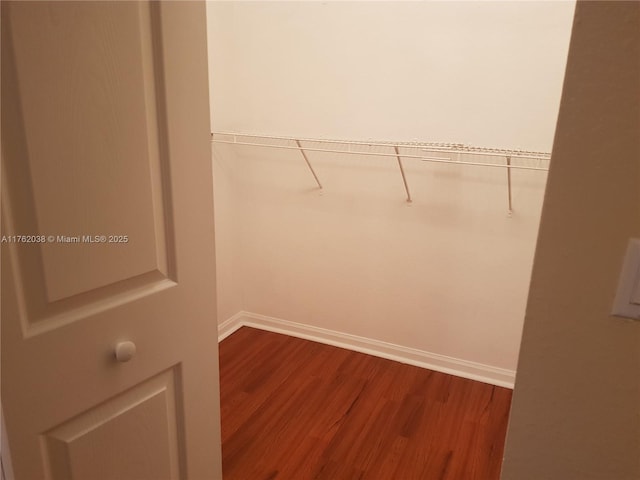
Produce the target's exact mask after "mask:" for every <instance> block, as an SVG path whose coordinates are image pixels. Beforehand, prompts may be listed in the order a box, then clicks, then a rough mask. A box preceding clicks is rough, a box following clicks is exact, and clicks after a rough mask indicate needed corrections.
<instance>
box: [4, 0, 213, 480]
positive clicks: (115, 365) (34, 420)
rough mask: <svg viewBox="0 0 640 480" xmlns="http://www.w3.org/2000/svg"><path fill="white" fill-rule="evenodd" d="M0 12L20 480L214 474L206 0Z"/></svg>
mask: <svg viewBox="0 0 640 480" xmlns="http://www.w3.org/2000/svg"><path fill="white" fill-rule="evenodd" d="M1 13H2V87H1V88H2V160H3V166H2V235H3V238H2V241H3V243H2V244H1V249H2V336H1V338H2V408H3V411H4V416H5V420H6V429H7V434H8V437H9V446H10V451H11V459H12V464H13V470H14V473H15V477H16V479H17V480H31V479H38V480H39V479H49V480H102V479H113V480H143V479H148V480H163V479H193V480H199V479H219V478H221V476H222V474H221V454H220V429H219V422H220V412H219V391H218V356H217V355H218V351H217V333H216V329H217V326H216V318H215V264H214V262H215V260H214V244H213V241H214V232H213V203H212V202H213V200H212V178H211V162H210V147H209V137H210V135H209V102H208V82H207V55H206V25H205V23H206V22H205V6H204V3H203V2H184V3H183V2H162V3H156V2H129V1H123V2H93V1H88V2H58V1H51V2H37V3H36V2H5V1H3V2H2V12H1ZM121 342H132V343H133V344H135V347H136V352H135V354H134V355H133V356H132V358H131V359H130V360H129V361H125V360H127V354H128V353H129V354H131V353H132V352H130V351H129V352H127V349H126V348H124V349H123V351H122V352H121V353H122V356H121V358H120V361H119V360H118V359H116V357H115V355H114V350H115V348H116V345H118V344H119V343H121ZM124 346H125V347H126V346H127V345H124ZM128 346H132V345H130V344H128Z"/></svg>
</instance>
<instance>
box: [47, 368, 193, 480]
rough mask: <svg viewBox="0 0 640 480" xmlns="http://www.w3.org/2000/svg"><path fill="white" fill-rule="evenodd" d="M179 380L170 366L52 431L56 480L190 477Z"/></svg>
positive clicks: (50, 455) (50, 456) (51, 465)
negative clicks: (182, 451) (182, 443)
mask: <svg viewBox="0 0 640 480" xmlns="http://www.w3.org/2000/svg"><path fill="white" fill-rule="evenodd" d="M176 381H177V378H176V375H175V369H172V370H169V371H167V372H164V373H162V374H160V375H158V376H157V377H155V378H153V379H150V380H147V381H145V382H143V383H142V384H141V385H139V386H137V387H134V388H133V389H131V390H128V391H127V392H125V393H123V394H121V395H118V396H116V397H115V398H113V399H110V400H108V401H107V402H105V403H104V404H101V405H99V406H97V407H96V408H92V409H90V410H88V411H87V412H84V413H82V414H81V415H79V416H78V417H76V418H74V419H72V420H70V421H68V422H66V423H64V424H62V425H60V426H57V427H55V428H53V429H52V430H51V431H49V432H46V433H45V434H44V435H43V436H42V441H43V445H42V446H43V454H44V456H45V463H46V468H47V470H48V472H47V473H48V474H49V475H50V477H51V478H52V479H54V480H67V479H72V478H78V479H81V478H86V479H91V480H103V479H104V480H107V479H120V478H125V479H126V478H135V479H137V480H157V479H159V478H176V479H177V478H184V476H183V475H181V470H180V465H181V464H182V467H183V469H184V461H182V462H181V461H180V456H179V441H178V432H180V431H181V430H182V427H181V425H179V424H178V422H177V418H179V417H178V416H177V414H176V404H177V403H178V402H176V388H175V385H176ZM121 439H127V440H128V441H127V442H122V441H121ZM104 445H111V448H109V449H105V448H104ZM132 449H133V450H132Z"/></svg>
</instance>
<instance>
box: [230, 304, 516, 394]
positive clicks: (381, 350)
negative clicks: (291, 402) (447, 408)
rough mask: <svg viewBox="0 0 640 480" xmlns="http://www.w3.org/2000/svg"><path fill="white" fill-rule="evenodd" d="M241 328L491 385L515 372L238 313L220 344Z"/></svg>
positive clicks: (507, 383) (509, 381)
mask: <svg viewBox="0 0 640 480" xmlns="http://www.w3.org/2000/svg"><path fill="white" fill-rule="evenodd" d="M242 326H247V327H254V328H259V329H261V330H268V331H270V332H275V333H283V334H285V335H289V336H292V337H298V338H304V339H307V340H313V341H315V342H320V343H324V344H327V345H333V346H336V347H341V348H346V349H349V350H354V351H356V352H362V353H367V354H369V355H374V356H376V357H381V358H386V359H389V360H395V361H397V362H401V363H406V364H409V365H415V366H417V367H422V368H427V369H429V370H435V371H437V372H442V373H448V374H451V375H455V376H458V377H463V378H469V379H471V380H477V381H480V382H483V383H489V384H491V385H497V386H500V387H506V388H513V384H514V381H515V375H516V372H515V371H513V370H507V369H504V368H498V367H492V366H490V365H484V364H482V363H476V362H470V361H468V360H460V359H457V358H453V357H448V356H446V355H440V354H437V353H430V352H425V351H423V350H418V349H415V348H409V347H403V346H401V345H395V344H393V343H388V342H383V341H380V340H374V339H371V338H365V337H360V336H357V335H351V334H349V333H342V332H337V331H335V330H328V329H325V328H320V327H313V326H311V325H304V324H302V323H296V322H290V321H288V320H282V319H279V318H274V317H268V316H266V315H260V314H258V313H251V312H238V313H236V314H235V315H234V316H232V317H231V318H229V319H228V320H226V321H225V322H224V323H222V324H221V325H220V326H219V327H218V338H219V340H222V339H224V338H226V337H227V336H229V335H231V334H232V333H233V332H235V331H236V330H237V329H239V328H240V327H242Z"/></svg>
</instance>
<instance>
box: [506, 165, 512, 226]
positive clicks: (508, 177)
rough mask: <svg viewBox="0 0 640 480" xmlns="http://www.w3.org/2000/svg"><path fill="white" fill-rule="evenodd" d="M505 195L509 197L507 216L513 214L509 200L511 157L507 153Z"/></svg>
mask: <svg viewBox="0 0 640 480" xmlns="http://www.w3.org/2000/svg"><path fill="white" fill-rule="evenodd" d="M507 195H508V197H509V216H511V215H512V214H513V203H512V201H511V157H510V156H509V155H507Z"/></svg>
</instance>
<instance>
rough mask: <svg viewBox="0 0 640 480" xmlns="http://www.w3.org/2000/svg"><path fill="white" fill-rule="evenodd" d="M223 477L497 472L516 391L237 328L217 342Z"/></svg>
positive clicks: (259, 479) (474, 475)
mask: <svg viewBox="0 0 640 480" xmlns="http://www.w3.org/2000/svg"><path fill="white" fill-rule="evenodd" d="M220 383H221V385H220V388H221V394H220V397H221V416H222V441H223V445H222V450H223V472H224V478H225V480H254V479H255V480H307V479H308V480H311V479H314V480H322V479H328V480H355V479H359V478H362V479H367V480H376V479H378V480H387V479H393V480H395V479H398V480H412V479H415V480H440V479H442V480H460V479H464V480H474V479H475V480H494V479H497V478H498V476H499V471H500V462H501V458H502V450H503V448H504V436H505V432H506V426H507V419H508V413H509V406H510V402H511V391H510V390H508V389H504V388H499V387H494V386H492V385H487V384H483V383H479V382H474V381H471V380H467V379H463V378H458V377H454V376H451V375H446V374H443V373H439V372H434V371H430V370H425V369H422V368H418V367H414V366H410V365H404V364H401V363H398V362H393V361H390V360H385V359H381V358H378V357H373V356H370V355H365V354H362V353H358V352H353V351H350V350H345V349H341V348H337V347H331V346H327V345H323V344H319V343H315V342H311V341H308V340H301V339H297V338H293V337H287V336H285V335H279V334H275V333H271V332H264V331H261V330H256V329H251V328H247V327H243V328H241V329H239V330H238V331H236V332H235V333H233V334H232V335H230V336H229V337H227V338H226V339H225V340H223V341H222V342H221V343H220Z"/></svg>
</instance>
